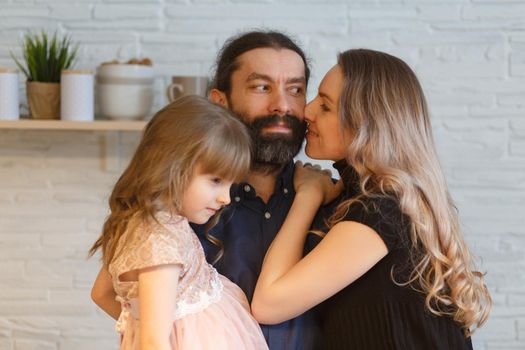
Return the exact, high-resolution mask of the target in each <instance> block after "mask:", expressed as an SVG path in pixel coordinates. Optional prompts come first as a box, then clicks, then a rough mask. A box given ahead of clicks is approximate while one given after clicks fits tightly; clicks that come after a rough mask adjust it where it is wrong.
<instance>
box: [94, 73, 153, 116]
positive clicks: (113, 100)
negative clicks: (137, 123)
mask: <svg viewBox="0 0 525 350" xmlns="http://www.w3.org/2000/svg"><path fill="white" fill-rule="evenodd" d="M153 78H154V75H153V68H152V67H150V66H144V65H136V64H107V65H103V66H100V67H98V69H97V101H98V106H99V111H100V114H102V115H103V116H105V117H107V118H110V119H131V120H133V119H143V118H144V117H146V116H148V115H149V113H150V110H151V107H152V105H153Z"/></svg>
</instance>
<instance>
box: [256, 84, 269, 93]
mask: <svg viewBox="0 0 525 350" xmlns="http://www.w3.org/2000/svg"><path fill="white" fill-rule="evenodd" d="M252 89H253V90H255V91H258V92H266V91H268V90H270V87H269V86H268V85H254V86H252Z"/></svg>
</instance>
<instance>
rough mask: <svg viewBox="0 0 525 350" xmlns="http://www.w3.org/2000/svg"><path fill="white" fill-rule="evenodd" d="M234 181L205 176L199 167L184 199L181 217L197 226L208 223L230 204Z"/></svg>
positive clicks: (209, 175) (211, 175)
mask: <svg viewBox="0 0 525 350" xmlns="http://www.w3.org/2000/svg"><path fill="white" fill-rule="evenodd" d="M232 184H233V181H229V180H225V179H222V178H220V177H218V176H216V175H213V174H203V173H202V172H201V170H200V166H198V165H197V167H196V168H195V170H194V172H193V176H192V177H191V179H190V183H189V184H188V187H187V188H186V190H185V191H184V195H183V198H182V209H181V213H180V215H182V216H184V217H186V218H187V219H188V221H190V222H193V223H195V224H204V223H206V222H207V221H208V220H209V219H210V218H211V217H212V216H213V215H215V213H217V211H218V210H219V209H221V208H222V207H223V206H225V205H227V204H229V203H230V187H231V185H232Z"/></svg>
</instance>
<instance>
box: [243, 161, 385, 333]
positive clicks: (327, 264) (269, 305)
mask: <svg viewBox="0 0 525 350" xmlns="http://www.w3.org/2000/svg"><path fill="white" fill-rule="evenodd" d="M304 171H305V169H304V168H303V169H300V171H299V173H298V174H299V175H298V176H303V175H304ZM306 171H307V172H310V174H307V175H308V176H313V173H315V172H317V173H318V175H319V173H320V172H319V170H315V169H310V170H308V169H306ZM325 177H326V176H325ZM313 179H314V177H310V179H309V180H308V181H307V182H305V183H303V184H302V185H301V186H297V181H296V191H297V193H296V197H295V199H294V202H293V204H292V207H291V208H290V211H289V213H288V216H287V217H286V220H285V222H284V224H283V226H282V227H281V229H280V231H279V233H278V234H277V236H276V238H275V240H274V241H273V242H272V244H271V246H270V248H269V250H268V252H267V253H266V257H265V260H264V263H263V267H262V271H261V274H260V276H259V280H258V282H257V286H256V288H255V293H254V296H253V300H252V305H251V307H252V312H253V315H254V317H255V318H256V319H257V321H259V322H260V323H263V324H275V323H280V322H283V321H285V320H288V319H291V318H293V317H295V316H297V315H300V314H301V313H303V312H305V311H306V310H308V309H310V308H312V307H313V306H315V305H317V304H319V303H320V302H322V301H323V300H326V299H327V298H329V297H330V296H332V295H334V294H335V293H337V292H338V291H340V290H341V289H343V288H344V287H346V286H347V285H349V284H350V283H352V282H353V281H355V280H356V279H357V278H359V277H360V276H361V275H363V274H364V273H365V272H366V271H368V270H369V269H370V268H372V267H373V266H374V265H375V264H376V263H377V262H378V261H379V260H381V259H382V258H383V257H384V256H385V255H386V254H387V253H388V250H387V248H386V246H385V243H384V242H383V240H382V239H381V238H380V237H379V235H378V234H377V233H376V232H375V231H374V230H373V229H371V228H370V227H368V226H365V225H362V224H360V223H357V222H351V221H344V222H340V223H338V224H336V225H335V226H334V227H332V229H331V230H330V231H329V232H328V234H327V235H326V237H325V238H324V239H323V240H322V241H321V243H319V245H318V246H317V247H316V248H315V249H314V250H313V251H312V252H310V253H309V254H308V255H307V256H306V257H304V258H303V259H302V260H301V256H302V250H303V246H304V241H305V237H306V232H307V231H308V229H309V227H310V225H311V222H312V220H313V217H314V215H315V212H316V211H317V209H318V207H319V205H320V204H321V202H322V200H323V195H322V193H323V191H322V190H321V189H322V188H321V187H319V184H320V183H321V184H324V185H326V184H327V182H323V181H325V180H326V179H325V180H323V179H322V178H321V177H319V176H317V180H315V181H313ZM296 180H297V179H296ZM311 180H312V181H311ZM299 182H300V181H299ZM324 185H323V186H324ZM320 190H321V192H320ZM320 193H321V195H320ZM324 193H326V188H325V190H324Z"/></svg>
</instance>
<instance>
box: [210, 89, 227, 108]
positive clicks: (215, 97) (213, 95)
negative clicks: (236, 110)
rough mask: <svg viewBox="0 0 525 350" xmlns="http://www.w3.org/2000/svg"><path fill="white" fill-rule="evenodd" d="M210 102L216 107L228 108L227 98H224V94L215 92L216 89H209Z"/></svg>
mask: <svg viewBox="0 0 525 350" xmlns="http://www.w3.org/2000/svg"><path fill="white" fill-rule="evenodd" d="M210 101H211V102H213V103H216V104H218V105H221V106H223V107H224V108H228V109H229V108H230V106H228V98H226V93H224V92H222V91H220V90H217V89H211V91H210Z"/></svg>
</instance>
